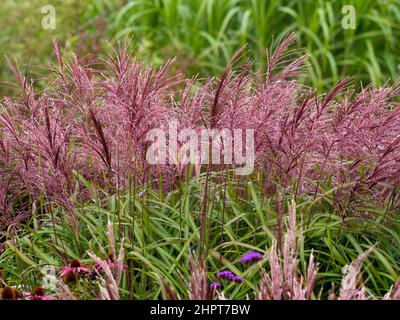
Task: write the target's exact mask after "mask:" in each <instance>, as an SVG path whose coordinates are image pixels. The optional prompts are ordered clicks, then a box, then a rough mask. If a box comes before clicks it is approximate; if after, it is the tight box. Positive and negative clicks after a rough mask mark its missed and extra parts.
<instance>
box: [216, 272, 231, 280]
mask: <svg viewBox="0 0 400 320" xmlns="http://www.w3.org/2000/svg"><path fill="white" fill-rule="evenodd" d="M234 277H235V275H234V274H233V273H232V272H231V271H229V270H225V271H220V272H218V274H217V278H218V279H226V280H232V279H233V278H234Z"/></svg>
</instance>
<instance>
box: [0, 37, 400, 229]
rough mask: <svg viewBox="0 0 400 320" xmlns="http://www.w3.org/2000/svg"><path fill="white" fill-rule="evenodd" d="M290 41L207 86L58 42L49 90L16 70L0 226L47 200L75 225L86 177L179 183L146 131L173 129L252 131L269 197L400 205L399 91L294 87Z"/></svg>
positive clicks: (2, 155) (1, 152)
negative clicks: (85, 54)
mask: <svg viewBox="0 0 400 320" xmlns="http://www.w3.org/2000/svg"><path fill="white" fill-rule="evenodd" d="M293 40H294V35H293V34H291V35H289V36H287V37H286V38H284V39H283V40H282V41H281V43H280V44H279V46H278V47H277V48H276V50H275V51H274V52H271V53H270V58H269V63H268V69H267V72H266V74H255V73H251V72H250V64H251V63H250V62H249V63H247V64H245V65H244V66H241V67H237V69H234V68H233V64H234V62H235V60H236V59H237V58H238V57H239V56H240V54H241V53H240V52H239V53H237V54H236V55H235V56H234V57H233V59H232V61H231V62H230V63H229V65H228V66H227V68H226V70H225V71H224V72H223V74H222V75H221V77H220V78H219V79H209V80H204V81H195V80H187V81H178V80H177V79H175V78H169V77H168V67H169V65H170V64H171V63H172V62H167V63H166V64H165V65H164V66H163V67H162V68H161V69H159V70H154V69H152V68H151V67H149V66H145V65H144V64H143V63H141V62H138V61H137V60H136V59H134V58H133V57H132V56H131V55H130V54H128V52H127V50H126V48H125V47H122V48H121V49H120V50H119V51H118V52H116V53H115V57H110V58H109V60H108V61H105V62H104V63H105V64H106V66H107V67H108V69H107V70H108V71H105V72H100V71H98V70H96V69H94V68H91V67H90V66H87V65H82V64H81V63H80V61H79V59H78V58H76V57H75V58H74V59H73V61H72V62H70V63H67V62H65V61H64V60H63V57H62V53H61V50H60V48H59V46H58V44H55V54H56V56H57V59H58V62H59V65H58V66H57V67H52V68H51V71H52V74H53V76H52V77H51V78H50V79H49V86H48V88H47V89H45V90H44V91H43V92H42V93H40V94H36V93H35V92H34V87H33V84H32V83H27V82H26V79H25V78H24V76H23V74H22V73H21V72H20V71H19V70H18V68H17V66H15V65H13V64H12V63H11V62H10V63H9V64H10V67H11V69H12V71H13V72H14V74H15V76H16V79H17V80H18V82H19V84H20V85H21V94H20V98H18V99H16V98H14V99H11V98H7V97H6V98H4V99H3V101H2V103H1V115H0V130H1V131H0V137H1V140H0V146H1V147H0V161H1V169H0V178H1V189H0V195H1V198H0V199H1V210H2V211H1V219H2V222H3V226H4V227H6V226H7V225H8V224H9V223H10V222H12V221H13V219H15V218H17V219H19V218H18V216H19V215H21V214H22V215H23V216H24V215H26V214H27V211H29V209H28V207H29V204H32V201H35V200H36V199H38V197H39V196H44V197H45V198H46V199H50V200H51V201H56V202H58V203H59V204H61V205H62V206H63V207H64V208H65V213H66V214H67V215H70V216H71V218H72V219H73V213H72V211H71V206H72V202H73V201H75V200H76V198H79V199H88V197H89V196H90V195H89V194H88V190H86V189H85V188H82V187H81V183H80V182H79V179H77V177H78V176H82V177H83V178H84V179H86V180H88V181H91V182H93V183H95V184H96V185H97V186H99V187H100V188H105V189H106V190H109V191H112V190H114V191H115V190H128V189H129V188H131V187H132V186H133V185H136V184H143V183H145V182H149V181H150V183H152V184H158V185H160V188H168V187H171V186H173V184H174V181H176V180H177V179H179V177H180V176H182V175H184V172H185V170H183V169H184V168H182V166H181V165H173V164H171V165H157V166H154V165H150V164H149V163H148V162H147V161H146V158H145V155H146V152H147V150H148V148H149V141H148V140H147V139H146V133H147V132H148V131H149V130H150V129H153V128H160V127H161V128H162V127H166V126H167V125H168V123H169V122H170V121H177V122H178V124H179V128H192V129H195V130H200V129H204V128H205V129H207V130H212V129H248V128H251V129H254V135H255V151H254V152H255V163H256V169H257V170H258V171H259V172H261V176H262V177H261V178H260V179H263V183H264V185H265V191H266V193H267V194H269V195H271V194H274V192H275V191H276V190H277V189H278V188H283V190H285V191H290V192H294V193H295V195H297V194H299V193H308V194H310V195H314V197H316V196H317V195H318V194H319V193H324V192H326V189H327V188H328V189H329V190H331V193H332V197H333V201H334V203H335V206H337V208H338V210H339V212H341V210H342V209H343V207H346V206H348V205H352V206H354V205H358V204H359V203H362V202H365V197H366V198H368V199H369V200H371V201H373V200H377V201H379V203H385V204H389V205H390V206H391V207H397V206H398V197H397V184H398V180H399V172H400V170H399V155H400V154H399V142H400V136H399V133H400V132H399V130H400V129H399V126H398V125H397V124H398V121H399V108H398V103H397V102H395V101H394V100H395V98H396V97H397V96H398V93H399V87H398V85H397V84H395V85H393V86H391V87H387V88H385V87H384V88H379V89H373V88H365V89H363V90H362V91H361V92H360V93H355V92H352V91H351V89H350V88H349V86H348V80H347V79H345V80H343V81H341V82H339V83H338V84H337V85H336V86H335V87H334V88H332V90H331V91H330V92H328V93H327V94H325V95H322V96H318V95H315V94H314V93H313V90H312V89H310V88H306V87H304V86H302V85H301V84H300V83H298V82H297V81H296V80H295V77H296V76H297V75H298V74H299V72H301V70H302V66H303V64H304V58H303V57H302V58H297V59H295V60H293V61H291V60H290V51H288V50H287V48H288V46H289V45H290V44H291V43H292V42H293ZM288 55H289V56H288ZM288 59H289V60H288ZM341 94H342V96H341V97H339V96H340V95H341ZM204 170H205V168H200V170H198V171H199V172H201V171H204ZM257 170H256V171H257ZM18 203H19V204H18ZM27 206H28V207H27ZM23 216H22V217H23Z"/></svg>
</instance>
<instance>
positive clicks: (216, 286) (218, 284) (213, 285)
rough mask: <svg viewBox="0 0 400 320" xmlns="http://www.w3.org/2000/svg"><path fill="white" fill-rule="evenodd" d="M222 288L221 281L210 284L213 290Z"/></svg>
mask: <svg viewBox="0 0 400 320" xmlns="http://www.w3.org/2000/svg"><path fill="white" fill-rule="evenodd" d="M219 288H221V284H220V283H219V282H213V283H211V284H210V289H211V290H212V291H215V290H217V289H219Z"/></svg>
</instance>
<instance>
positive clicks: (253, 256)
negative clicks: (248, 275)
mask: <svg viewBox="0 0 400 320" xmlns="http://www.w3.org/2000/svg"><path fill="white" fill-rule="evenodd" d="M263 258H264V256H263V255H262V254H261V253H260V252H256V251H249V252H247V253H246V254H245V255H244V256H243V257H241V258H240V262H242V263H245V264H250V263H252V262H254V261H260V260H262V259H263ZM217 278H218V279H225V280H228V281H232V282H236V283H242V282H244V279H243V278H241V277H239V276H237V275H235V274H234V273H233V272H232V271H229V270H224V271H220V272H218V273H217ZM221 287H222V285H221V283H220V282H218V281H216V282H213V283H211V284H210V289H211V290H212V291H216V290H218V289H220V288H221Z"/></svg>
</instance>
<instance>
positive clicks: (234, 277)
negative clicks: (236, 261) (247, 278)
mask: <svg viewBox="0 0 400 320" xmlns="http://www.w3.org/2000/svg"><path fill="white" fill-rule="evenodd" d="M231 280H232V281H233V282H236V283H242V282H243V281H244V279H243V278H241V277H239V276H233V278H232V279H231Z"/></svg>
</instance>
